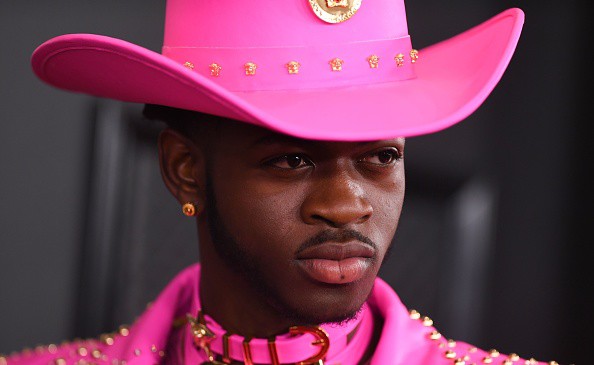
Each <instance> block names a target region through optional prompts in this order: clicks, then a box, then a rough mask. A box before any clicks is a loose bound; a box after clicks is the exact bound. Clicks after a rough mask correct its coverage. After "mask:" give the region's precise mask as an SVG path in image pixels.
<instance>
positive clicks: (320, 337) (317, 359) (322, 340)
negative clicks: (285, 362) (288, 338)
mask: <svg viewBox="0 0 594 365" xmlns="http://www.w3.org/2000/svg"><path fill="white" fill-rule="evenodd" d="M289 333H290V334H293V335H297V334H305V333H309V334H311V335H313V336H314V337H315V338H316V340H315V341H314V342H312V343H311V344H312V345H315V346H320V352H318V353H317V354H316V355H314V356H312V357H310V358H309V359H306V360H304V361H301V362H298V363H297V364H296V365H312V364H320V365H323V364H324V363H323V362H322V359H323V358H324V357H325V356H326V353H327V352H328V349H329V348H330V339H329V338H328V334H327V333H326V331H324V330H323V329H321V328H320V327H308V326H293V327H291V328H289Z"/></svg>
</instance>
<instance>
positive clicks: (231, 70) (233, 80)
mask: <svg viewBox="0 0 594 365" xmlns="http://www.w3.org/2000/svg"><path fill="white" fill-rule="evenodd" d="M411 49H412V45H411V40H410V37H408V36H407V37H402V38H394V39H382V40H374V41H366V42H351V43H347V44H344V43H336V44H327V45H324V46H318V47H314V46H308V47H303V46H302V47H287V46H285V47H265V48H264V47H260V48H254V47H245V48H236V47H167V46H166V47H163V55H164V56H166V57H167V58H170V59H172V60H174V61H177V62H178V63H179V64H182V65H183V64H184V63H186V62H190V61H191V63H192V64H193V65H194V67H195V68H194V69H193V71H194V72H196V73H199V74H201V75H203V76H205V77H206V78H210V79H212V80H214V81H215V82H216V83H217V84H218V85H221V86H223V87H225V88H227V89H228V90H230V91H261V90H303V89H308V88H321V87H325V88H327V87H338V86H355V85H369V84H377V83H384V82H394V81H402V80H410V79H414V78H415V77H416V76H415V71H414V65H415V64H414V63H411V62H410V56H409V54H410V51H411ZM398 54H402V55H403V59H404V61H405V62H403V65H402V66H401V67H397V66H395V61H394V60H393V58H394V57H395V56H396V55H398ZM337 55H340V59H341V60H343V61H344V65H343V67H342V70H341V71H340V72H332V71H331V66H330V62H329V61H331V60H332V59H334V58H336V57H337ZM371 55H376V56H377V57H379V61H380V62H381V67H379V66H378V67H377V68H374V69H372V68H370V66H369V61H368V60H367V58H368V57H369V56H371ZM248 61H249V62H252V63H255V64H256V65H257V69H256V74H255V75H253V76H250V77H246V75H245V68H244V65H245V63H246V62H248ZM290 61H296V62H297V61H298V62H299V64H300V67H299V72H298V73H297V74H289V72H288V71H287V68H286V64H287V63H288V62H290ZM212 63H216V64H217V65H219V66H220V67H221V68H222V69H221V71H220V74H219V76H217V77H213V76H212V75H211V73H210V69H209V67H208V66H209V65H210V64H212Z"/></svg>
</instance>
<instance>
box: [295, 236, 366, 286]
mask: <svg viewBox="0 0 594 365" xmlns="http://www.w3.org/2000/svg"><path fill="white" fill-rule="evenodd" d="M374 254H375V250H374V249H373V248H372V247H370V246H369V245H367V244H364V243H362V242H359V241H350V242H345V243H336V242H331V243H324V244H320V245H316V246H313V247H309V248H307V249H305V250H303V251H302V252H299V253H298V254H297V257H296V258H297V264H298V266H299V267H300V268H301V269H302V270H303V271H304V272H305V274H307V275H308V276H309V277H310V278H311V279H313V280H314V281H317V282H321V283H325V284H348V283H352V282H355V281H357V280H359V279H361V278H362V277H363V276H364V275H365V273H366V272H367V270H368V269H369V268H370V267H371V264H372V261H373V256H374Z"/></svg>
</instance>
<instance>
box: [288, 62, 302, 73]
mask: <svg viewBox="0 0 594 365" xmlns="http://www.w3.org/2000/svg"><path fill="white" fill-rule="evenodd" d="M285 66H286V67H287V71H288V72H289V74H291V75H294V74H298V73H299V67H301V64H300V63H299V62H297V61H291V62H289V63H287V64H286V65H285Z"/></svg>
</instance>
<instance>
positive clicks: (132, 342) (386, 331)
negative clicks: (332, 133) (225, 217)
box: [5, 265, 545, 365]
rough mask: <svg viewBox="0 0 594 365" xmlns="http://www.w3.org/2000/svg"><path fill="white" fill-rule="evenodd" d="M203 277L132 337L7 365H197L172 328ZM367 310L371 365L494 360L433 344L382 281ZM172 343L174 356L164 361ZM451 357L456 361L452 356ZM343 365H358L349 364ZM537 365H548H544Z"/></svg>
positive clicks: (186, 279)
mask: <svg viewBox="0 0 594 365" xmlns="http://www.w3.org/2000/svg"><path fill="white" fill-rule="evenodd" d="M199 272H200V267H199V265H193V266H191V267H189V268H187V269H185V270H184V271H182V272H181V273H180V274H179V275H178V276H177V277H176V278H175V279H174V280H173V281H171V283H170V284H169V285H168V286H167V287H166V288H165V290H163V292H162V293H161V294H160V295H159V297H158V298H157V299H156V300H155V301H154V302H153V303H152V305H151V306H150V307H149V308H148V309H147V310H146V311H145V312H144V313H143V314H142V315H141V316H140V317H139V318H138V319H137V321H136V322H135V324H134V325H133V326H132V327H131V328H130V330H129V334H128V335H127V336H122V335H117V336H116V337H115V339H114V341H113V344H111V345H108V344H106V343H103V342H101V341H99V340H84V341H77V342H72V343H67V344H64V345H61V346H58V347H57V348H54V347H48V346H45V347H42V348H39V349H38V350H36V351H32V352H27V353H20V354H17V355H14V356H11V357H9V358H7V359H6V360H5V361H6V363H7V364H8V365H47V364H48V363H49V362H50V361H56V359H59V358H61V359H63V360H64V361H65V362H64V364H68V365H69V364H75V363H76V362H77V361H80V360H85V361H92V362H96V363H99V364H112V365H113V364H116V365H117V364H123V363H122V361H125V362H126V363H127V364H128V365H154V364H161V363H166V364H175V365H179V364H185V363H188V364H193V363H194V362H190V360H192V359H185V356H186V354H185V353H183V352H182V351H181V349H182V345H181V343H180V342H179V340H177V342H176V339H177V338H179V333H181V331H173V330H172V323H173V321H174V319H175V318H178V317H180V316H184V315H185V314H186V313H188V312H190V311H191V310H192V309H193V306H194V305H195V302H194V299H193V298H194V297H195V296H196V295H197V288H198V286H197V283H198V277H199ZM368 305H369V308H370V310H371V312H373V313H375V315H376V316H380V317H381V318H382V319H383V328H382V330H381V339H380V341H379V343H378V345H377V348H376V350H375V352H374V354H373V357H372V359H371V363H370V365H452V364H453V363H454V360H455V359H459V358H461V359H466V360H465V363H466V364H472V363H477V364H479V363H482V361H483V359H484V358H485V357H487V356H489V354H488V352H485V351H483V350H480V349H476V348H474V347H472V346H471V345H469V344H467V343H464V342H456V343H455V344H454V343H448V341H447V340H446V338H445V337H443V336H442V337H441V338H439V339H436V340H432V339H430V338H429V334H430V333H431V332H432V331H434V330H435V328H434V327H433V326H425V325H424V324H423V322H422V321H421V320H419V319H412V318H411V317H410V316H409V312H408V310H407V309H406V308H405V306H404V305H403V304H402V303H401V302H400V300H399V299H398V297H397V296H396V293H394V291H393V290H392V288H390V287H389V286H388V285H387V284H386V283H385V282H384V281H382V280H381V279H379V278H378V279H377V280H376V283H375V287H374V289H373V292H372V294H371V296H370V298H369V301H368ZM176 332H177V333H176ZM176 336H178V337H176ZM168 343H169V344H170V347H169V351H168V352H167V353H163V355H164V356H161V355H160V353H162V352H161V351H164V350H165V348H166V347H167V345H168ZM81 348H84V351H83V350H81ZM448 351H451V352H448ZM452 353H455V355H453V356H452V355H451V354H452ZM448 354H450V355H448ZM447 356H450V357H451V358H449V357H447ZM505 359H507V355H503V354H499V355H498V356H497V357H496V358H494V361H493V364H502V363H503V362H504V360H505ZM513 363H514V364H521V365H524V364H525V363H526V360H525V359H518V360H516V361H514V362H513ZM341 364H343V365H353V363H352V362H349V360H348V359H344V361H343V362H341ZM535 364H541V365H545V363H543V362H538V363H536V362H535ZM329 365H334V364H333V363H329Z"/></svg>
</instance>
